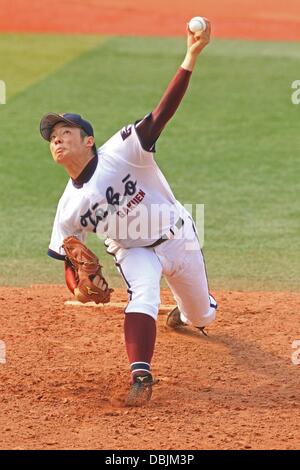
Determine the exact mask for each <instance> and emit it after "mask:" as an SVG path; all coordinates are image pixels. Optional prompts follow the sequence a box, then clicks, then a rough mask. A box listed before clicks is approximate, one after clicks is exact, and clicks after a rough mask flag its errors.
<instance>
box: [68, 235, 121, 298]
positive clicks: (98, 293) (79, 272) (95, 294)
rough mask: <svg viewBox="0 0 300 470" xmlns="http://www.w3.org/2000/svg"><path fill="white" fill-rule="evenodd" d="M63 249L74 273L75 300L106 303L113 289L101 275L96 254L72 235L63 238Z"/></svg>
mask: <svg viewBox="0 0 300 470" xmlns="http://www.w3.org/2000/svg"><path fill="white" fill-rule="evenodd" d="M63 249H64V250H65V253H66V258H67V259H68V260H69V262H70V263H71V265H72V267H73V269H74V271H75V274H76V279H77V287H76V288H75V289H74V295H75V298H76V300H78V301H79V302H82V303H86V302H95V303H96V304H99V303H102V304H106V303H108V302H109V301H110V295H111V293H112V292H113V289H110V288H109V287H108V284H107V282H106V280H105V278H104V277H103V275H102V269H101V268H102V266H101V265H100V263H99V259H98V258H97V256H96V255H95V254H94V253H93V252H92V251H91V250H89V249H88V248H87V247H86V246H85V245H84V243H82V242H81V241H80V240H78V238H77V237H74V236H71V237H67V238H65V239H64V241H63Z"/></svg>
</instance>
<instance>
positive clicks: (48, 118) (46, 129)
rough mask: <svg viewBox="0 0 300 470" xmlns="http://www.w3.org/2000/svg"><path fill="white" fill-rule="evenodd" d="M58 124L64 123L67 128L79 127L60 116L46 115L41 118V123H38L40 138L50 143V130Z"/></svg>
mask: <svg viewBox="0 0 300 470" xmlns="http://www.w3.org/2000/svg"><path fill="white" fill-rule="evenodd" d="M59 122H64V123H66V124H67V125H68V126H72V127H79V126H77V125H76V124H75V123H74V122H72V121H69V120H68V119H66V118H64V117H63V116H62V115H60V114H55V113H48V114H46V115H45V116H44V117H43V118H42V120H41V123H40V132H41V136H42V137H43V138H44V139H45V140H48V141H50V135H51V132H52V129H53V127H54V126H55V125H56V124H58V123H59Z"/></svg>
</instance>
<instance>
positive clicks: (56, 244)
mask: <svg viewBox="0 0 300 470" xmlns="http://www.w3.org/2000/svg"><path fill="white" fill-rule="evenodd" d="M71 235H75V237H77V238H79V240H80V241H81V242H83V243H84V242H85V238H86V234H85V233H84V232H83V231H82V230H78V229H76V228H74V227H71V226H69V225H68V224H67V223H64V222H62V220H61V211H60V207H59V206H58V209H57V212H56V216H55V219H54V224H53V229H52V235H51V240H50V245H49V248H48V256H50V257H51V258H54V259H58V260H61V261H64V260H65V251H64V249H63V247H62V245H63V241H64V239H65V238H66V237H69V236H71Z"/></svg>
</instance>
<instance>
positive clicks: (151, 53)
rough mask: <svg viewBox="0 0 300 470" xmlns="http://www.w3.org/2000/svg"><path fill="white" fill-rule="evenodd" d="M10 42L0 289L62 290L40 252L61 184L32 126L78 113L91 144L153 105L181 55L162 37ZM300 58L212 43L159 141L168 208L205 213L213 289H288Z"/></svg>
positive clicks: (0, 70) (294, 252) (2, 118)
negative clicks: (45, 286) (173, 204)
mask: <svg viewBox="0 0 300 470" xmlns="http://www.w3.org/2000/svg"><path fill="white" fill-rule="evenodd" d="M41 37H42V40H43V49H42V54H41V49H40V48H39V47H37V46H36V44H38V43H39V42H38V41H40V40H41ZM19 38H20V36H18V37H14V36H12V35H3V36H0V47H1V45H3V44H5V47H6V54H7V56H8V57H11V60H10V61H8V62H7V63H5V61H3V60H1V59H0V79H6V81H7V88H8V90H9V96H8V102H7V104H6V105H3V106H0V123H1V126H0V141H1V155H0V188H1V213H0V224H1V231H0V260H1V261H0V284H16V285H23V284H32V283H44V282H54V283H60V282H62V280H63V275H62V270H61V263H59V262H55V261H52V260H50V259H48V258H47V257H46V256H45V252H46V251H47V245H48V241H49V237H50V232H51V227H52V222H53V217H54V214H55V208H56V204H57V202H58V199H59V196H60V194H61V193H62V191H63V189H64V186H65V183H66V179H67V177H66V174H65V173H64V171H63V170H62V169H61V168H59V167H57V166H55V165H54V164H53V163H52V160H51V157H50V155H49V151H48V148H47V143H45V142H44V141H42V140H41V138H40V136H39V132H38V125H39V120H40V117H41V116H42V115H43V114H44V113H45V112H47V111H50V110H52V111H58V112H63V111H66V112H70V111H74V112H78V113H81V114H83V115H84V116H85V117H86V118H87V119H89V120H91V121H92V122H93V124H94V128H95V130H96V135H97V143H98V145H100V144H101V143H102V142H103V141H105V140H106V139H107V138H108V137H110V135H112V134H113V133H114V132H115V131H116V130H117V129H118V128H120V127H121V126H123V125H124V124H126V123H129V122H132V121H134V120H136V119H137V118H139V117H142V116H143V115H144V114H145V113H146V112H148V111H150V110H151V109H152V108H153V106H154V105H155V104H156V103H157V102H158V100H159V98H160V96H161V94H162V93H163V91H164V89H165V87H166V85H167V83H168V82H169V80H170V79H171V77H172V75H173V73H174V72H175V70H176V68H177V66H179V65H180V63H181V60H182V57H183V55H184V47H185V45H184V40H183V39H172V38H171V39H165V38H164V39H162V38H139V39H138V40H137V39H136V38H110V39H106V40H105V41H103V38H95V37H88V36H84V37H82V38H80V37H78V36H77V37H73V36H72V37H70V36H61V37H60V36H53V38H52V37H49V36H46V37H43V36H36V38H34V37H33V36H31V35H30V36H26V35H24V36H23V37H22V41H20V39H19ZM73 38H75V39H73ZM33 39H35V41H33ZM52 41H53V42H52ZM81 41H83V42H81ZM18 44H22V49H21V50H23V51H25V50H26V49H27V50H29V49H30V50H31V54H29V55H28V54H27V55H26V56H25V55H23V54H21V53H20V48H19V46H18ZM299 49H300V48H299V44H298V43H263V42H250V41H244V42H243V41H220V40H219V41H214V42H213V44H211V45H210V46H209V48H207V50H206V51H205V52H204V54H203V56H202V57H201V58H200V60H199V64H198V67H197V69H196V70H195V72H194V74H193V77H192V81H191V85H190V87H189V91H188V93H187V95H186V97H185V99H184V101H183V103H182V105H181V107H180V109H179V110H178V112H177V114H176V116H175V117H174V118H173V120H172V122H171V123H170V124H169V126H168V128H167V129H166V130H165V131H164V133H163V134H162V136H161V137H160V139H159V142H158V145H157V160H158V162H159V164H160V166H161V168H162V170H163V172H164V173H165V174H166V176H167V178H168V180H169V182H170V184H171V186H172V188H173V190H174V192H175V195H176V196H177V198H178V199H179V200H181V201H182V202H183V203H204V204H205V245H204V252H205V256H206V262H207V268H208V273H209V278H210V285H211V288H224V289H255V290H270V289H282V290H299V282H298V281H299V266H300V252H299V243H298V240H299V222H300V215H299V166H300V165H299V157H298V153H299V148H300V133H299V122H300V119H299V117H300V105H299V106H295V105H292V103H291V92H292V90H291V83H292V82H293V81H294V80H296V79H299V78H300V77H299V58H300V50H299ZM41 56H42V59H43V60H42V62H41V64H40V68H39V67H38V64H39V60H41ZM13 57H17V64H16V62H15V61H14V60H13ZM22 70H26V73H25V76H26V80H25V81H24V83H23V84H22V80H21V76H22V73H21V71H22ZM89 242H90V246H91V248H93V249H96V250H98V252H99V254H100V256H101V257H102V258H103V257H104V259H103V260H102V261H103V262H104V263H105V268H106V270H107V272H108V273H109V278H110V280H111V282H113V283H118V282H119V281H118V278H117V277H116V276H117V275H116V273H115V270H114V266H113V263H112V260H111V258H110V257H108V256H106V255H104V252H103V248H102V247H101V245H100V244H99V243H98V240H97V239H96V238H94V239H92V238H91V237H89Z"/></svg>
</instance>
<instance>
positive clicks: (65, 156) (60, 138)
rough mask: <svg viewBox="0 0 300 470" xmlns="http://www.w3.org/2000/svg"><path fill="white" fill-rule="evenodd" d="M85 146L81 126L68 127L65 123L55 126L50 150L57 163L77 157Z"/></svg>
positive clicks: (51, 136)
mask: <svg viewBox="0 0 300 470" xmlns="http://www.w3.org/2000/svg"><path fill="white" fill-rule="evenodd" d="M85 148H86V147H85V144H84V139H83V138H82V137H81V135H80V129H79V127H71V126H70V127H68V126H66V125H65V124H63V123H59V124H56V126H54V127H53V129H52V132H51V135H50V150H51V153H52V157H53V159H54V161H55V162H56V163H61V164H63V163H65V162H67V161H68V160H69V159H75V158H76V156H77V155H80V154H81V153H82V152H83V151H84V150H85Z"/></svg>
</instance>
